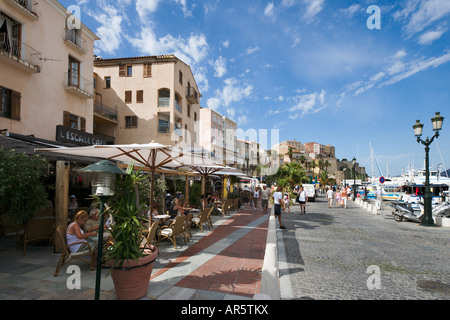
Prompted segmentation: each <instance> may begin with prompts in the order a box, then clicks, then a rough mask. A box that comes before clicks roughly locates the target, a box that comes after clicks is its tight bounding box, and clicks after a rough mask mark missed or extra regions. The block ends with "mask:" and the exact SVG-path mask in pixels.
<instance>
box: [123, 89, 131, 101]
mask: <svg viewBox="0 0 450 320" xmlns="http://www.w3.org/2000/svg"><path fill="white" fill-rule="evenodd" d="M131 100H132V93H131V91H125V103H131Z"/></svg>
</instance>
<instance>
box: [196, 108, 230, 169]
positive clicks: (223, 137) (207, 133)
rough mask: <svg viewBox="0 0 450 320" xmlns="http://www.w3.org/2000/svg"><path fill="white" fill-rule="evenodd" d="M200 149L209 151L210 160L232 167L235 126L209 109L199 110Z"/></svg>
mask: <svg viewBox="0 0 450 320" xmlns="http://www.w3.org/2000/svg"><path fill="white" fill-rule="evenodd" d="M197 135H198V136H200V147H201V148H203V149H205V150H207V151H209V152H210V154H211V157H210V158H211V160H213V161H215V162H216V163H219V164H225V165H228V166H234V165H235V163H236V143H237V124H236V122H234V121H233V120H231V119H229V118H227V117H225V116H223V115H221V114H220V113H218V112H217V111H215V110H212V109H209V108H200V121H199V126H198V133H197Z"/></svg>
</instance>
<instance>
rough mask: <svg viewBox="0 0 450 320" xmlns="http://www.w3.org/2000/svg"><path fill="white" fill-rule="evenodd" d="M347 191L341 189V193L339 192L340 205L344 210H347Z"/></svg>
mask: <svg viewBox="0 0 450 320" xmlns="http://www.w3.org/2000/svg"><path fill="white" fill-rule="evenodd" d="M347 197H348V196H347V189H345V188H342V192H341V199H342V205H343V206H344V208H345V209H347Z"/></svg>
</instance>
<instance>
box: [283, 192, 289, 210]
mask: <svg viewBox="0 0 450 320" xmlns="http://www.w3.org/2000/svg"><path fill="white" fill-rule="evenodd" d="M283 201H284V208H285V210H286V209H287V210H288V212H289V213H291V207H290V204H291V199H290V198H289V192H288V191H287V189H286V191H285V192H284V198H283Z"/></svg>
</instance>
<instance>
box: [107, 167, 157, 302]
mask: <svg viewBox="0 0 450 320" xmlns="http://www.w3.org/2000/svg"><path fill="white" fill-rule="evenodd" d="M133 167H134V166H133V165H130V166H129V167H128V168H127V175H124V176H122V177H120V178H119V179H118V181H117V182H116V189H115V195H114V196H113V197H111V199H110V201H109V209H108V212H109V214H110V215H111V216H112V219H113V221H114V222H113V225H112V229H111V235H112V238H113V241H112V244H111V245H110V246H109V247H108V249H107V250H106V254H105V259H104V260H105V262H106V265H108V266H110V267H111V277H112V279H113V282H114V288H115V290H116V295H117V298H118V299H119V300H136V299H140V298H142V297H143V296H145V295H146V294H147V291H148V285H149V283H150V276H151V273H152V271H153V262H154V261H155V260H156V257H157V256H158V249H157V248H156V247H155V246H147V245H146V243H145V241H144V242H143V240H144V238H143V236H142V231H143V225H142V222H144V221H146V220H147V219H146V218H143V217H141V211H142V210H143V209H144V208H145V203H144V201H143V199H144V197H143V192H144V190H145V187H144V185H145V179H148V178H147V177H146V176H144V175H143V174H142V173H141V172H134V170H133Z"/></svg>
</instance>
